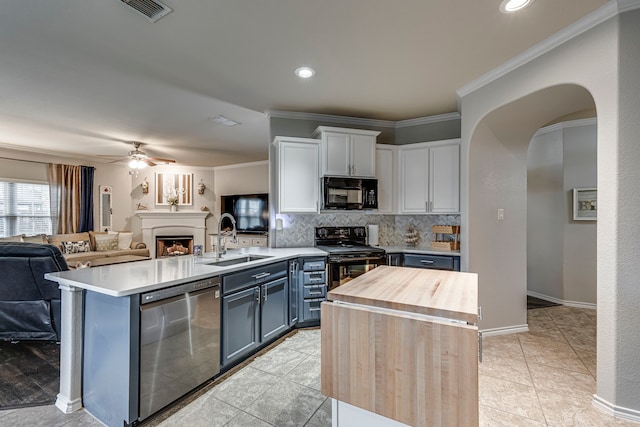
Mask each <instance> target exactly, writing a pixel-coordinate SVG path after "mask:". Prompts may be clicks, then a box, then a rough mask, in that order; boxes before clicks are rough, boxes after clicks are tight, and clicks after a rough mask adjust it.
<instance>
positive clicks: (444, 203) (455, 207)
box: [429, 144, 460, 213]
mask: <svg viewBox="0 0 640 427" xmlns="http://www.w3.org/2000/svg"><path fill="white" fill-rule="evenodd" d="M429 195H430V212H431V213H455V212H459V211H460V145H459V144H454V145H442V146H439V147H433V148H431V149H430V153H429Z"/></svg>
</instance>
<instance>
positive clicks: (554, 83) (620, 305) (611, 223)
mask: <svg viewBox="0 0 640 427" xmlns="http://www.w3.org/2000/svg"><path fill="white" fill-rule="evenodd" d="M612 4H614V7H615V6H616V4H615V2H612ZM615 10H617V9H615ZM639 39H640V11H638V10H634V11H631V12H626V13H623V14H621V15H618V16H616V17H614V18H611V19H609V20H607V21H606V22H604V23H602V24H599V25H597V26H596V27H594V28H592V29H590V30H588V31H586V32H584V33H582V34H580V35H578V36H576V37H574V38H572V39H571V40H569V41H567V42H565V43H563V44H562V45H560V46H558V47H556V48H554V49H553V50H551V51H549V52H547V53H545V54H543V55H542V56H539V57H538V58H536V59H532V60H530V61H529V62H527V63H525V64H524V65H521V66H519V67H517V68H514V69H512V70H511V71H509V72H508V73H506V74H504V75H502V76H501V77H497V78H496V79H495V80H493V81H491V82H490V83H488V84H486V85H484V86H482V87H479V88H477V89H474V90H472V91H469V92H468V93H466V94H464V95H463V96H462V97H461V99H460V105H461V115H462V147H461V153H462V159H461V161H462V167H461V175H462V176H461V178H462V179H461V202H462V232H463V235H462V239H463V241H467V245H466V246H463V269H467V268H468V269H469V270H470V271H477V272H478V273H479V288H480V290H479V292H480V301H481V303H482V304H483V313H484V315H485V319H483V320H482V321H481V323H480V328H481V329H500V328H510V327H513V326H518V325H521V324H522V322H523V320H525V319H526V310H524V308H522V309H521V310H515V311H514V310H513V309H511V307H512V306H514V305H515V306H518V307H521V306H523V301H524V299H525V295H526V268H525V264H526V242H524V241H518V240H517V239H518V238H521V237H522V234H523V233H520V232H517V230H515V229H514V227H513V225H514V224H509V223H508V221H504V222H503V223H500V224H498V223H497V222H496V221H495V220H494V218H495V209H496V207H497V206H498V204H499V205H501V206H503V207H504V208H505V216H506V217H507V218H508V217H509V215H510V212H514V213H515V214H516V215H522V218H521V219H518V220H515V221H514V222H515V223H518V226H519V227H521V229H525V230H526V220H525V218H524V215H525V213H524V212H525V210H526V208H525V206H526V205H525V203H526V199H525V198H524V197H522V193H523V192H524V191H525V188H523V187H520V186H519V185H517V184H519V183H520V180H521V178H520V177H521V176H524V175H525V174H526V172H525V169H526V162H525V160H526V156H519V154H520V153H521V151H523V150H522V146H521V143H522V141H526V144H528V143H529V141H530V140H531V138H532V136H533V134H534V133H535V131H536V130H537V129H538V128H540V127H541V126H543V125H544V124H545V123H550V122H551V121H552V120H554V119H556V118H558V117H563V116H566V115H567V114H571V113H572V112H576V111H582V110H585V109H588V108H589V106H588V105H586V104H588V102H587V99H585V93H586V95H587V96H586V98H591V102H592V103H594V104H595V108H596V111H597V112H598V131H597V140H598V148H597V156H598V161H597V162H598V168H597V170H598V185H597V187H598V208H599V209H598V222H597V300H598V327H597V328H598V331H597V335H598V344H597V348H598V351H597V378H598V381H597V392H596V395H594V401H595V402H596V403H597V404H598V405H600V406H601V407H603V408H605V409H607V410H608V411H609V412H612V413H613V412H615V413H620V414H623V415H626V416H630V417H633V418H634V419H636V420H640V401H638V399H637V396H639V395H640V369H639V368H638V366H640V353H639V352H638V351H637V349H638V348H640V330H639V329H638V328H636V327H629V325H632V324H634V323H633V322H634V320H635V319H636V318H637V307H638V306H640V288H639V287H638V277H640V263H638V262H637V260H638V258H640V245H639V244H638V242H640V227H637V212H638V211H640V197H638V182H640V168H638V165H639V164H640V150H638V140H640V79H639V78H638V70H640V45H639V44H638V43H637V40H639ZM581 88H586V90H585V89H581ZM589 95H590V96H589ZM492 156H494V157H499V158H502V159H503V160H504V162H503V163H501V162H500V160H498V159H496V160H492V159H491V157H492ZM518 162H520V164H519V165H518ZM484 166H492V167H495V168H496V169H487V168H484ZM520 171H521V172H520ZM512 177H513V178H512ZM502 180H506V181H513V182H514V184H515V185H512V186H510V185H507V184H506V183H505V182H501V181H502ZM514 231H515V234H514V233H513V232H514ZM525 237H526V236H525ZM507 246H509V247H511V250H510V251H506V250H504V248H505V247H507ZM489 266H491V267H489ZM490 268H493V269H494V270H496V271H493V272H492V271H490V270H489V269H490ZM505 308H506V309H505Z"/></svg>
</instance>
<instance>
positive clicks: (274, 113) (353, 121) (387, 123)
mask: <svg viewBox="0 0 640 427" xmlns="http://www.w3.org/2000/svg"><path fill="white" fill-rule="evenodd" d="M265 114H266V115H267V118H271V117H276V118H279V119H296V120H317V121H321V122H333V123H343V124H348V125H359V126H373V127H379V128H395V127H396V122H394V121H392V120H378V119H365V118H362V117H349V116H335V115H331V114H317V113H301V112H296V111H280V110H267V111H266V112H265Z"/></svg>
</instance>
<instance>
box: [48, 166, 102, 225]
mask: <svg viewBox="0 0 640 427" xmlns="http://www.w3.org/2000/svg"><path fill="white" fill-rule="evenodd" d="M91 169H93V168H91ZM48 175H49V193H50V199H51V216H52V218H51V219H52V223H53V224H52V225H53V227H52V228H53V234H60V233H78V232H80V222H81V221H80V218H81V210H82V204H83V203H82V166H74V165H61V164H54V163H49V174H48ZM91 212H92V215H93V207H91ZM56 218H57V221H56V220H55V219H56Z"/></svg>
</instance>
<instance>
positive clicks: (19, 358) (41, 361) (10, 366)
mask: <svg viewBox="0 0 640 427" xmlns="http://www.w3.org/2000/svg"><path fill="white" fill-rule="evenodd" d="M59 390H60V345H59V344H57V343H56V342H54V341H19V342H16V343H12V342H9V341H0V410H3V409H15V408H25V407H29V406H41V405H51V404H53V403H55V401H56V396H57V394H58V392H59Z"/></svg>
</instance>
